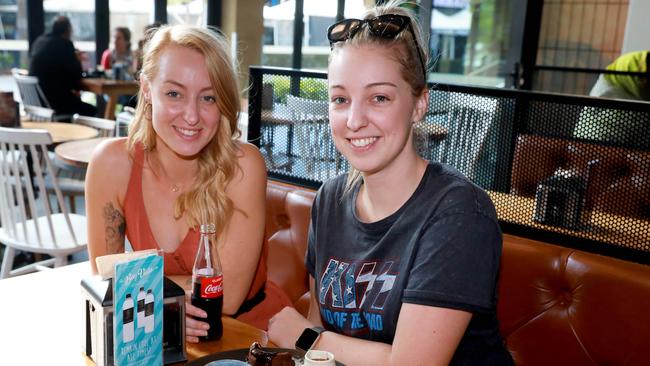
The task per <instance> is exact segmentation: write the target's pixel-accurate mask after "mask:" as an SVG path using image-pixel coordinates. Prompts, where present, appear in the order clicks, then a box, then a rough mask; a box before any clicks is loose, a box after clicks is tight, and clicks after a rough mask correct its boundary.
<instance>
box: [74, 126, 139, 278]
mask: <svg viewBox="0 0 650 366" xmlns="http://www.w3.org/2000/svg"><path fill="white" fill-rule="evenodd" d="M130 165H131V164H130V163H129V157H128V153H127V152H126V140H125V139H118V140H109V141H106V142H104V143H102V144H100V145H99V146H97V148H96V149H95V151H94V153H93V157H92V159H91V161H90V164H89V165H88V171H87V173H86V188H85V192H86V193H85V199H86V217H87V220H88V257H89V259H90V264H91V268H92V270H93V273H96V272H97V267H96V265H95V258H97V257H100V256H102V255H106V254H114V253H122V252H124V236H125V233H126V222H125V219H124V210H123V207H122V202H124V195H125V193H126V186H127V185H128V179H129V172H130V170H131V169H130Z"/></svg>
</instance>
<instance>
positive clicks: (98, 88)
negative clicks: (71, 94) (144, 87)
mask: <svg viewBox="0 0 650 366" xmlns="http://www.w3.org/2000/svg"><path fill="white" fill-rule="evenodd" d="M139 87H140V84H139V83H138V82H137V81H135V80H129V81H127V80H111V79H102V78H83V79H81V89H82V90H87V91H91V92H93V93H95V94H97V95H106V96H107V97H108V101H107V102H106V109H105V110H104V118H106V119H112V120H114V119H115V105H116V104H117V98H118V97H119V96H120V95H135V94H137V93H138V89H139Z"/></svg>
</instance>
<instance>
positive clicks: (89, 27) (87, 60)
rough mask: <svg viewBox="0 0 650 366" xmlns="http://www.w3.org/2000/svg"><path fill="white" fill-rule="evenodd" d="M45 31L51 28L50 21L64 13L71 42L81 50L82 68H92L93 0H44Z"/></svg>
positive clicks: (93, 46) (94, 61) (93, 42)
mask: <svg viewBox="0 0 650 366" xmlns="http://www.w3.org/2000/svg"><path fill="white" fill-rule="evenodd" d="M43 10H44V11H45V33H47V32H49V31H50V30H51V26H52V21H53V20H54V18H56V17H57V16H59V15H65V16H67V17H68V18H69V19H70V23H71V24H72V42H74V46H75V48H77V49H78V50H80V51H82V52H83V54H84V58H83V59H82V68H83V69H84V70H87V69H90V68H92V67H93V66H94V65H95V64H96V63H97V61H96V60H95V2H94V1H76V2H72V1H61V0H44V1H43Z"/></svg>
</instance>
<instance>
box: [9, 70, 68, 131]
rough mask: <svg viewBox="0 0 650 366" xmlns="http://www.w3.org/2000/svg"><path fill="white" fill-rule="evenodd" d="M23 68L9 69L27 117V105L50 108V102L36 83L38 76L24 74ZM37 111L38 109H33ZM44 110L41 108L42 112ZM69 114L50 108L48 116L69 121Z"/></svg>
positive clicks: (51, 118) (51, 119) (52, 119)
mask: <svg viewBox="0 0 650 366" xmlns="http://www.w3.org/2000/svg"><path fill="white" fill-rule="evenodd" d="M25 73H26V72H25V71H24V70H20V69H11V74H12V76H13V78H14V80H15V81H16V85H17V86H18V91H19V92H20V101H21V103H22V105H23V108H24V109H25V113H28V117H30V118H31V116H30V115H29V112H27V107H40V108H45V109H49V110H52V106H51V105H50V102H48V100H47V98H46V97H45V94H44V93H43V90H42V89H41V86H40V85H38V77H36V76H30V75H25ZM35 110H36V111H38V109H35ZM43 111H44V110H41V112H43ZM36 120H37V121H43V119H36ZM69 120H70V115H63V114H61V115H57V114H55V113H54V111H53V110H52V115H51V116H50V121H69Z"/></svg>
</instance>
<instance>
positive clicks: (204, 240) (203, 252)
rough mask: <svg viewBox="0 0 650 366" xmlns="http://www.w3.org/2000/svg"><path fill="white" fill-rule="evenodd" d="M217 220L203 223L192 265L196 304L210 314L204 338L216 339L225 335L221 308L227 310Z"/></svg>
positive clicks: (193, 300) (193, 294) (193, 296)
mask: <svg viewBox="0 0 650 366" xmlns="http://www.w3.org/2000/svg"><path fill="white" fill-rule="evenodd" d="M215 233H216V229H215V226H214V224H202V225H201V239H199V248H198V250H197V251H196V258H195V259H194V267H193V268H192V284H193V287H192V305H194V306H196V307H198V308H200V309H202V310H203V311H205V312H206V313H207V314H208V317H207V318H206V319H200V318H198V319H197V320H201V321H206V322H207V323H208V324H210V329H208V335H207V336H203V337H199V339H200V340H202V341H203V340H216V339H220V338H221V336H222V335H223V324H222V323H221V312H222V310H223V283H222V281H223V272H222V270H221V262H220V261H219V254H217V246H216V242H215Z"/></svg>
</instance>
